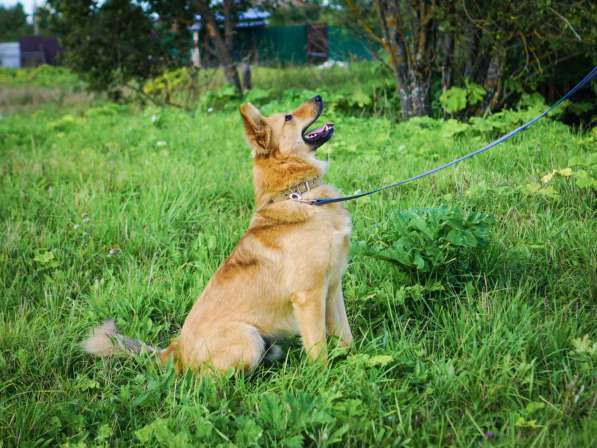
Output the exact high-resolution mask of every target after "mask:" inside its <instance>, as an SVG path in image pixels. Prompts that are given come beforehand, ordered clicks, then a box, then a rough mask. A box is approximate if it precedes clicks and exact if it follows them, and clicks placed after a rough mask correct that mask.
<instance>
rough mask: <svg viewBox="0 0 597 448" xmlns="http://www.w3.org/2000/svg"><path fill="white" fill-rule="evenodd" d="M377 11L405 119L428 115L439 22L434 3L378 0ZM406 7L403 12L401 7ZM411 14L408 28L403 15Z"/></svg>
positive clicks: (413, 0)
mask: <svg viewBox="0 0 597 448" xmlns="http://www.w3.org/2000/svg"><path fill="white" fill-rule="evenodd" d="M375 4H376V7H377V13H378V17H379V22H380V25H381V30H382V33H383V37H384V39H383V40H384V47H385V49H386V51H387V52H388V54H389V55H390V61H391V63H392V69H393V71H394V77H395V79H396V90H397V92H398V95H399V97H400V109H401V113H402V118H403V119H408V118H410V117H413V116H421V115H428V114H429V111H430V97H429V96H430V95H429V93H430V87H431V70H432V49H433V45H434V41H435V34H436V28H437V24H436V21H435V19H434V17H433V12H434V11H433V8H435V7H436V6H435V4H434V3H429V2H428V1H426V0H411V2H409V3H407V2H401V0H376V1H375ZM401 7H402V8H406V9H407V10H408V14H403V12H402V11H401V9H400V8H401ZM405 16H406V17H410V19H411V20H410V23H409V25H410V28H409V29H408V30H407V29H406V23H405V22H404V20H403V17H405Z"/></svg>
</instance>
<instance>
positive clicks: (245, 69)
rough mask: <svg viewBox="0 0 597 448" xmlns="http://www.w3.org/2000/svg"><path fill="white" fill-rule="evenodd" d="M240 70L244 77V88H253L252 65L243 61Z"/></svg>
mask: <svg viewBox="0 0 597 448" xmlns="http://www.w3.org/2000/svg"><path fill="white" fill-rule="evenodd" d="M240 72H241V73H242V77H243V89H245V91H247V90H251V87H252V83H251V66H250V65H249V64H247V63H246V62H243V63H242V64H241V65H240Z"/></svg>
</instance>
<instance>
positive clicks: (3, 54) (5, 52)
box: [0, 42, 21, 68]
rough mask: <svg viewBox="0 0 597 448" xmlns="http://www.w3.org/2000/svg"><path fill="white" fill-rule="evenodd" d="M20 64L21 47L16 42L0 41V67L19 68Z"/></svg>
mask: <svg viewBox="0 0 597 448" xmlns="http://www.w3.org/2000/svg"><path fill="white" fill-rule="evenodd" d="M20 66H21V47H20V45H19V43H18V42H3V43H0V67H6V68H19V67H20Z"/></svg>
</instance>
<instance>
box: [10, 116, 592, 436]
mask: <svg viewBox="0 0 597 448" xmlns="http://www.w3.org/2000/svg"><path fill="white" fill-rule="evenodd" d="M272 107H273V106H272ZM276 107H278V106H276ZM265 109H266V110H267V109H268V106H267V105H266V106H265ZM324 115H325V116H326V119H327V118H331V119H333V121H334V122H335V123H336V127H337V132H336V134H335V136H334V139H333V140H332V142H330V143H329V144H327V145H326V146H325V147H324V148H322V149H321V153H320V157H321V158H324V159H328V160H329V161H330V169H329V174H328V180H329V182H331V183H333V184H335V185H337V186H338V187H339V188H340V189H341V190H342V191H343V192H345V193H351V192H354V191H355V190H357V189H365V188H368V187H373V186H377V185H379V184H382V183H386V182H388V181H391V180H394V179H398V178H402V177H405V176H407V175H410V174H413V173H416V172H419V171H420V170H422V169H424V168H428V167H431V166H434V165H436V164H438V163H439V162H440V161H445V160H449V159H452V158H454V157H456V156H458V155H461V154H463V153H464V152H465V151H467V150H470V149H473V148H475V147H477V146H479V145H480V144H481V143H482V142H484V141H486V140H487V139H488V138H490V137H491V136H490V135H488V134H484V133H481V132H480V131H477V130H476V129H475V128H474V127H470V128H468V129H466V130H465V131H464V132H461V133H454V132H452V131H451V130H450V129H452V128H450V126H452V127H453V123H451V124H450V123H449V122H442V121H436V120H431V119H420V120H411V121H409V122H407V123H401V124H395V123H393V122H391V121H388V120H385V119H381V118H374V117H370V118H366V119H365V118H355V117H348V116H344V115H342V114H339V113H336V114H332V116H330V114H324ZM595 143H596V142H595V136H594V135H592V134H591V133H586V134H582V133H581V134H575V133H573V132H571V131H570V130H569V129H568V128H567V127H566V126H564V125H563V124H561V123H558V122H556V121H551V120H546V121H542V122H540V123H538V124H537V125H536V126H534V127H532V128H531V129H530V130H528V131H527V132H525V133H524V134H522V135H521V136H520V137H516V138H515V139H514V140H512V141H510V142H507V143H505V144H503V145H501V146H500V147H499V148H497V149H495V150H493V151H492V152H490V153H489V154H486V155H484V156H481V157H478V158H475V159H472V160H470V161H468V162H466V163H465V164H462V165H459V166H458V167H456V168H454V169H452V170H450V171H444V172H442V173H441V174H438V175H436V176H434V177H431V178H428V179H425V180H422V181H420V182H417V183H415V184H412V185H409V186H406V187H404V188H401V189H399V190H393V191H391V192H388V193H384V194H380V195H376V196H374V197H371V198H367V199H361V200H360V201H357V202H352V203H349V204H347V207H348V209H349V210H350V212H351V213H352V216H353V223H354V232H353V242H354V243H356V242H358V241H364V240H366V239H367V237H368V235H370V234H371V233H372V232H374V231H375V228H376V225H377V223H379V222H382V221H384V220H386V219H388V216H391V213H392V212H393V211H395V210H398V209H400V210H404V209H412V208H417V207H436V206H439V205H440V204H449V205H450V206H454V207H456V206H457V207H460V208H462V209H465V210H475V211H479V212H484V213H486V214H489V215H491V216H492V217H493V218H494V220H495V223H494V224H493V225H492V229H491V242H490V245H489V247H488V248H486V249H485V250H483V251H479V252H478V253H475V254H473V255H474V256H475V257H476V262H475V263H474V264H473V265H471V266H472V267H471V271H470V272H468V273H467V275H466V276H464V277H463V278H462V279H460V278H456V279H454V278H452V277H448V276H445V275H443V274H442V272H441V271H439V272H436V273H434V274H433V275H430V276H429V275H428V276H425V275H423V274H422V273H417V272H410V273H409V272H406V271H402V270H400V269H399V268H397V267H395V266H393V265H391V264H388V263H385V262H383V261H380V260H376V259H373V258H367V257H362V256H354V257H353V258H352V259H351V262H350V264H349V267H348V271H347V273H346V276H345V286H344V289H345V297H346V302H347V307H348V314H349V320H350V322H351V325H352V328H353V332H354V336H355V344H354V347H353V348H352V349H351V350H350V351H349V352H344V351H341V350H339V349H333V350H332V360H331V363H330V366H329V367H328V368H322V367H320V366H317V365H311V364H309V363H308V362H307V361H306V360H305V356H304V354H303V353H302V350H301V346H300V343H299V342H298V341H289V342H288V343H287V344H286V345H285V350H286V356H285V358H284V359H283V360H281V361H278V362H275V363H273V364H264V365H262V366H260V367H259V368H258V369H257V371H256V372H254V374H252V375H251V376H246V377H243V376H241V375H231V376H228V377H227V378H223V379H221V380H214V379H201V378H197V377H194V376H192V375H185V376H181V377H176V376H175V375H174V374H173V371H172V369H171V368H161V367H159V366H157V365H156V364H155V363H154V362H153V361H152V359H150V358H145V357H141V358H134V359H111V360H97V359H92V358H90V357H89V356H87V355H86V354H84V353H82V352H81V350H80V348H79V345H78V344H79V342H80V341H81V340H82V339H83V338H84V336H85V335H86V334H87V332H88V331H89V329H90V328H92V327H93V326H95V325H97V324H98V323H99V322H100V321H101V320H102V319H105V318H107V317H114V318H115V319H116V321H117V324H118V325H119V326H120V328H121V330H123V332H124V333H126V334H128V335H131V336H134V337H139V338H141V339H143V340H145V341H148V342H150V343H152V344H156V345H161V346H164V345H166V344H167V343H168V341H169V339H170V338H171V337H172V336H173V335H174V334H176V332H177V330H178V329H179V328H180V325H181V324H182V322H183V320H184V317H185V315H186V313H187V311H188V310H189V308H190V306H191V305H192V303H193V302H194V300H195V298H196V297H197V296H198V295H199V293H200V292H201V290H202V288H203V287H204V285H205V284H206V282H207V281H208V279H209V278H210V276H211V275H212V273H213V272H214V271H215V270H216V269H217V267H218V265H219V264H220V263H221V262H222V261H223V260H224V258H225V257H226V255H227V254H228V253H229V251H230V250H231V248H232V247H233V246H234V244H235V242H236V241H237V240H238V238H239V237H240V236H241V235H242V233H243V231H244V229H245V228H246V226H247V224H248V222H249V219H250V216H251V213H252V207H253V204H252V187H251V174H250V156H249V151H248V149H247V148H246V147H245V145H244V142H243V140H242V135H241V125H240V119H239V117H238V116H237V113H235V112H225V111H224V112H213V113H206V112H200V111H198V112H196V113H191V114H188V113H185V112H182V111H180V110H175V109H158V108H147V109H145V110H138V109H136V108H134V107H126V106H116V105H111V104H92V105H90V106H89V107H88V108H87V109H86V110H83V111H82V110H80V109H68V108H67V109H65V108H56V107H53V106H46V107H43V108H40V109H39V110H37V111H36V112H34V113H32V114H27V115H25V114H21V115H19V114H17V115H10V116H5V117H3V118H2V119H1V120H0V171H1V177H0V291H1V296H2V300H1V302H0V446H55V445H62V446H108V445H110V446H112V445H113V446H177V447H183V446H210V447H211V446H232V445H236V446H331V445H335V446H448V445H452V446H480V445H484V446H554V447H555V446H557V447H579V446H591V444H592V443H594V442H593V440H594V434H595V431H596V430H597V423H596V422H597V420H596V418H595V404H596V401H597V391H596V383H595V358H596V356H597V346H596V345H595V341H596V340H597V325H596V323H595V303H596V298H597V279H596V275H595V272H596V268H597V253H596V247H595V237H596V234H597V232H596V230H597V229H596V224H595V222H596V220H595V205H596V204H595V191H594V190H593V189H592V188H591V187H590V186H587V185H585V184H583V183H582V182H579V181H578V179H580V178H581V175H580V174H579V173H581V172H584V173H585V174H586V173H589V175H593V176H594V175H595V174H594V170H595V159H596V157H595V147H596V145H595ZM567 167H570V168H571V171H572V174H571V175H568V172H565V171H564V173H565V174H561V175H556V176H555V177H554V178H553V179H552V180H550V181H549V182H548V183H546V184H542V183H541V181H540V178H541V177H542V176H544V175H545V174H547V173H550V172H552V170H554V169H558V170H560V169H564V168H567Z"/></svg>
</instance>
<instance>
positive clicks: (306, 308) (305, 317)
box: [292, 288, 327, 364]
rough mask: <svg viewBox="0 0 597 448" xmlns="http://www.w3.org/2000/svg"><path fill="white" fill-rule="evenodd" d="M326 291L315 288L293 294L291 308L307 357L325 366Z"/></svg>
mask: <svg viewBox="0 0 597 448" xmlns="http://www.w3.org/2000/svg"><path fill="white" fill-rule="evenodd" d="M326 292H327V291H326V289H325V288H317V289H310V290H307V291H301V292H298V293H295V294H293V296H292V307H293V310H294V316H295V318H296V321H297V323H298V327H299V331H300V333H301V337H302V338H303V346H304V347H305V351H306V352H307V356H309V358H311V359H313V360H318V361H321V362H323V363H324V364H327V344H326V336H325V298H326Z"/></svg>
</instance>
